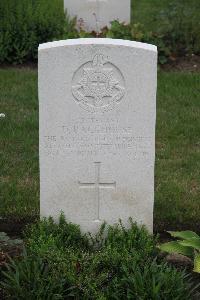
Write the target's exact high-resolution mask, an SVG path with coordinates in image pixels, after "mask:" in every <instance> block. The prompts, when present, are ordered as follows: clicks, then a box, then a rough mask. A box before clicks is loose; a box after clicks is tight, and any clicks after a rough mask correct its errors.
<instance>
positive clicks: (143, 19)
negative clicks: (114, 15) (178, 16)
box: [131, 0, 200, 31]
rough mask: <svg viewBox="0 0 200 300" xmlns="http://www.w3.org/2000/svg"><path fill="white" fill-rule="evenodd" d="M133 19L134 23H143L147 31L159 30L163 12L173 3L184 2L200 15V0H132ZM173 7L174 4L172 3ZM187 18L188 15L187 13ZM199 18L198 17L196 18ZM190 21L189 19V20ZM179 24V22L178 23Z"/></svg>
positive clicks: (189, 8) (195, 13) (194, 12)
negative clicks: (199, 8) (199, 9)
mask: <svg viewBox="0 0 200 300" xmlns="http://www.w3.org/2000/svg"><path fill="white" fill-rule="evenodd" d="M131 1H132V9H131V20H132V22H133V23H141V24H143V25H144V28H145V29H146V30H147V31H151V30H152V31H154V30H155V31H157V30H158V29H159V27H160V21H161V16H160V15H161V13H162V11H163V10H165V9H167V8H169V6H170V5H171V4H173V3H179V4H183V5H184V6H185V7H186V8H188V10H191V11H193V14H194V15H197V14H198V15H199V13H200V12H199V11H198V7H199V0H190V1H188V0H181V1H180V0H131ZM172 7H173V5H172ZM185 18H186V19H187V18H188V16H187V15H186V16H185ZM196 20H197V19H196ZM187 21H189V20H187ZM177 26H178V23H177Z"/></svg>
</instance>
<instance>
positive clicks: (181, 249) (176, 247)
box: [159, 231, 200, 273]
mask: <svg viewBox="0 0 200 300" xmlns="http://www.w3.org/2000/svg"><path fill="white" fill-rule="evenodd" d="M168 232H169V233H170V234H171V236H172V237H175V238H179V240H177V241H171V242H168V243H164V244H162V245H160V246H159V248H160V250H162V251H165V252H168V253H179V254H182V255H185V256H188V257H190V258H192V259H194V272H197V273H200V236H199V235H198V234H196V233H195V232H193V231H168Z"/></svg>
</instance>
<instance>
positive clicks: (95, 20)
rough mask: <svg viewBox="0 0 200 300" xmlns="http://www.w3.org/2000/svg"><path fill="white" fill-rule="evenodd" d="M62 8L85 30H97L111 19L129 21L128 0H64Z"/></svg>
mask: <svg viewBox="0 0 200 300" xmlns="http://www.w3.org/2000/svg"><path fill="white" fill-rule="evenodd" d="M64 8H65V10H67V13H68V14H69V16H71V17H77V21H78V24H79V26H81V27H82V28H83V29H85V30H86V31H93V30H94V31H96V32H99V31H100V29H102V28H103V27H105V26H110V22H111V21H113V20H119V21H120V22H125V23H130V16H131V10H130V9H131V3H130V0H64Z"/></svg>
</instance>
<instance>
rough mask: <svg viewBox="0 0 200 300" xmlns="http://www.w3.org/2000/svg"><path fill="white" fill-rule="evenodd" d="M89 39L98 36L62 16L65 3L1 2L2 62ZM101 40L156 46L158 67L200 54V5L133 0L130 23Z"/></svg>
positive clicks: (31, 57) (32, 58)
mask: <svg viewBox="0 0 200 300" xmlns="http://www.w3.org/2000/svg"><path fill="white" fill-rule="evenodd" d="M90 36H97V34H96V33H95V32H92V33H87V32H84V31H80V32H78V31H77V30H76V28H75V20H70V19H69V18H66V17H65V14H64V9H63V0H20V1H18V0H1V1H0V63H17V64H21V63H24V62H30V61H34V62H36V61H37V48H38V45H39V44H40V43H44V42H47V41H53V40H58V39H66V38H78V37H90ZM98 36H99V35H98ZM100 36H101V37H112V38H121V39H130V40H136V41H142V42H147V43H152V44H155V45H157V46H158V49H159V62H160V63H161V64H164V63H166V62H168V61H170V60H174V59H176V57H177V56H181V55H185V54H191V53H196V54H199V53H200V1H199V0H190V1H188V0H182V1H178V0H171V1H166V0H163V1H160V0H149V1H147V0H141V1H139V0H134V1H133V2H132V22H131V24H130V25H127V26H126V25H123V24H119V23H117V22H114V23H113V25H112V27H111V29H110V30H109V31H108V30H107V29H104V30H103V31H102V33H101V35H100Z"/></svg>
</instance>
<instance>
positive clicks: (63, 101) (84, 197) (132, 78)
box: [39, 39, 157, 232]
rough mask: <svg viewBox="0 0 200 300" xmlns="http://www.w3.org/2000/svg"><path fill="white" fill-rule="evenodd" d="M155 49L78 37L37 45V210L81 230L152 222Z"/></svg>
mask: <svg viewBox="0 0 200 300" xmlns="http://www.w3.org/2000/svg"><path fill="white" fill-rule="evenodd" d="M156 73H157V49H156V47H155V46H153V45H148V44H143V43H138V42H131V41H123V40H113V39H78V40H68V41H58V42H52V43H46V44H42V45H40V47H39V99H40V100H39V101H40V183H41V185H40V203H41V216H53V217H54V218H55V219H57V218H58V216H59V214H60V212H61V211H63V212H64V214H65V216H66V218H67V219H68V220H70V221H72V222H74V223H77V224H80V226H81V229H82V230H83V231H90V232H95V231H96V230H97V229H98V228H99V226H100V225H101V224H102V222H104V221H106V222H107V223H109V224H113V223H116V222H118V220H119V219H121V220H122V221H123V223H124V224H125V225H127V224H128V219H129V217H132V219H133V221H136V222H138V223H139V224H145V225H146V226H147V227H148V228H149V230H150V231H152V227H153V203H154V157H155V119H156Z"/></svg>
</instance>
